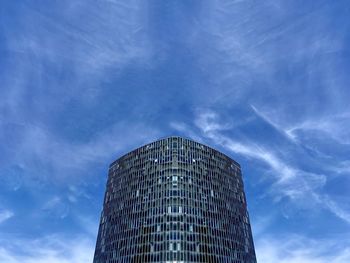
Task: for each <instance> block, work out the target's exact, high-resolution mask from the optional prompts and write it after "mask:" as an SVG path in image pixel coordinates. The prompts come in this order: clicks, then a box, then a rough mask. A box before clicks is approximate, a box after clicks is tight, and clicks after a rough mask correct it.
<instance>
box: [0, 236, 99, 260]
mask: <svg viewBox="0 0 350 263" xmlns="http://www.w3.org/2000/svg"><path fill="white" fill-rule="evenodd" d="M11 241H12V242H11V245H9V244H8V242H6V240H4V239H0V261H1V262H6V263H20V262H25V263H34V262H35V263H68V262H69V263H71V262H74V263H86V262H91V260H92V258H93V253H94V245H95V243H94V241H93V240H91V239H90V238H87V237H85V236H76V237H64V236H57V235H56V236H54V235H51V236H46V237H43V238H37V239H25V238H15V237H12V238H11Z"/></svg>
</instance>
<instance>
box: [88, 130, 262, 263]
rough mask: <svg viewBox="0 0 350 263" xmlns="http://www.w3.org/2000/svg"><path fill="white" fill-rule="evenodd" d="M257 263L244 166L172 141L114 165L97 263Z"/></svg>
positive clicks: (183, 141)
mask: <svg viewBox="0 0 350 263" xmlns="http://www.w3.org/2000/svg"><path fill="white" fill-rule="evenodd" d="M129 262H130V263H134V262H136V263H141V262H142V263H143V262H177V263H179V262H211V263H214V262H230V263H255V262H256V258H255V252H254V245H253V239H252V234H251V228H250V223H249V216H248V212H247V205H246V199H245V194H244V191H243V182H242V176H241V169H240V165H239V164H238V163H237V162H235V161H234V160H232V159H230V158H229V157H227V156H226V155H224V154H222V153H220V152H218V151H216V150H214V149H212V148H210V147H208V146H205V145H203V144H200V143H197V142H194V141H191V140H188V139H184V138H181V137H169V138H166V139H162V140H159V141H155V142H152V143H150V144H147V145H145V146H142V147H140V148H138V149H136V150H134V151H132V152H130V153H128V154H126V155H124V156H122V157H121V158H120V159H118V160H116V161H115V162H113V163H112V164H111V165H110V169H109V176H108V182H107V191H106V194H105V198H104V205H103V212H102V215H101V221H100V227H99V232H98V237H97V244H96V250H95V256H94V263H129Z"/></svg>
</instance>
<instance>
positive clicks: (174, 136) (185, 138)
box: [109, 135, 241, 167]
mask: <svg viewBox="0 0 350 263" xmlns="http://www.w3.org/2000/svg"><path fill="white" fill-rule="evenodd" d="M170 138H181V139H184V140H188V141H192V142H195V143H198V144H200V145H203V146H205V147H208V148H210V149H212V150H214V151H216V152H218V153H220V154H222V155H224V156H226V157H227V158H229V159H230V160H232V161H233V162H234V163H235V164H237V165H238V167H241V165H240V164H239V163H238V162H237V161H236V160H234V159H233V158H232V157H230V156H228V155H227V154H225V153H223V152H221V151H219V150H217V149H215V148H213V147H211V146H208V145H206V144H204V143H201V142H197V141H195V140H193V139H191V138H187V137H184V136H178V135H170V136H165V137H161V138H160V139H157V140H154V141H151V142H148V143H146V144H143V145H141V146H139V147H137V148H134V149H133V150H131V151H128V152H127V153H125V154H122V155H121V156H120V157H118V158H117V159H115V160H114V161H113V162H112V163H111V164H110V165H109V167H111V166H113V165H114V164H115V163H116V162H117V161H118V160H120V159H122V158H123V157H124V156H126V155H128V154H130V153H132V152H134V151H136V150H138V149H141V148H143V147H146V146H147V145H149V144H151V143H155V142H158V141H163V140H167V139H170Z"/></svg>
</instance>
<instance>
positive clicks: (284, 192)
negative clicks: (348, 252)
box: [195, 111, 350, 223]
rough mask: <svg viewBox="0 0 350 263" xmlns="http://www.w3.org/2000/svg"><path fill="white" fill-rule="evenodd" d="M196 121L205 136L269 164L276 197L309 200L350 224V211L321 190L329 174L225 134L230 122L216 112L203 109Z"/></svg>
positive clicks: (308, 201) (300, 203)
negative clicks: (299, 165)
mask: <svg viewBox="0 0 350 263" xmlns="http://www.w3.org/2000/svg"><path fill="white" fill-rule="evenodd" d="M195 123H196V125H197V127H198V128H200V129H201V131H202V133H203V135H204V136H205V137H207V138H209V139H211V140H213V142H214V143H216V144H218V145H220V146H222V147H224V148H226V149H228V150H230V151H232V152H235V153H238V154H241V155H242V156H244V157H246V158H253V159H256V160H258V161H261V162H262V163H264V164H266V165H267V166H268V168H269V171H270V172H271V173H266V174H272V175H273V183H272V191H273V193H274V194H277V197H275V200H279V199H280V197H283V196H287V197H289V199H290V200H291V201H294V203H295V204H298V205H299V206H302V205H305V204H306V203H309V204H314V205H317V206H322V207H323V208H325V209H328V210H329V211H330V212H332V213H333V214H334V215H336V216H337V217H338V218H340V219H342V220H344V221H346V222H348V223H350V221H349V217H350V216H349V213H348V212H347V211H346V210H345V209H344V208H341V207H340V206H339V205H337V204H336V203H335V202H333V201H332V200H331V199H330V198H326V197H325V196H324V195H323V194H322V193H321V191H320V190H321V189H322V188H323V186H324V185H325V184H326V180H327V178H326V176H325V175H323V174H318V173H312V172H308V171H304V170H303V169H301V168H298V167H295V166H293V165H291V164H289V163H288V162H286V161H285V160H283V159H282V157H281V156H279V155H278V153H275V152H273V151H272V150H270V149H266V148H264V147H263V146H261V145H259V144H258V143H253V142H246V143H240V142H237V141H235V140H233V139H231V138H230V137H228V136H226V135H223V134H222V131H224V130H225V129H226V128H227V127H229V125H227V124H221V123H220V122H219V115H218V114H216V113H214V112H212V111H202V112H199V115H198V116H197V118H196V120H195ZM300 200H303V202H300Z"/></svg>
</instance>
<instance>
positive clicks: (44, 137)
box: [0, 122, 158, 194]
mask: <svg viewBox="0 0 350 263" xmlns="http://www.w3.org/2000/svg"><path fill="white" fill-rule="evenodd" d="M1 124H2V123H1V122H0V127H1ZM3 125H5V124H4V123H3ZM20 126H22V129H21V133H18V137H17V140H18V141H20V142H21V143H18V144H16V145H13V146H12V148H11V153H9V154H8V155H7V157H6V158H8V160H7V165H19V166H20V167H21V168H22V169H23V170H25V171H26V173H27V174H31V176H32V177H33V176H34V177H37V178H40V179H47V180H52V179H64V178H66V177H71V178H72V176H74V177H76V178H77V177H79V176H80V175H84V174H85V172H86V171H88V169H89V167H90V166H91V165H93V164H94V165H97V164H99V165H106V164H108V163H107V162H108V161H111V160H112V158H114V157H115V156H117V154H120V153H122V151H123V150H124V149H125V148H129V147H134V146H136V145H138V144H141V143H144V142H146V141H149V140H150V139H154V138H156V137H157V134H158V131H157V130H155V129H151V128H149V127H146V126H144V125H143V124H131V123H125V122H119V123H117V124H115V125H113V126H111V127H110V128H108V129H106V130H104V131H102V132H100V133H97V134H95V135H92V136H91V137H92V138H91V139H90V140H89V141H86V142H75V141H69V140H67V139H62V138H61V137H60V136H58V135H56V134H53V133H52V132H50V131H49V130H47V129H45V128H44V127H43V126H39V125H37V126H36V125H30V124H21V125H20ZM125 127H127V132H126V130H125V129H126V128H125ZM140 130H142V131H143V132H142V133H140V132H139V131H140ZM121 131H124V132H122V133H121ZM37 164H40V172H38V171H37V170H36V169H37V168H38V166H37ZM27 176H28V175H27ZM9 179H11V178H9ZM22 179H26V178H22ZM72 194H73V193H72Z"/></svg>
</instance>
